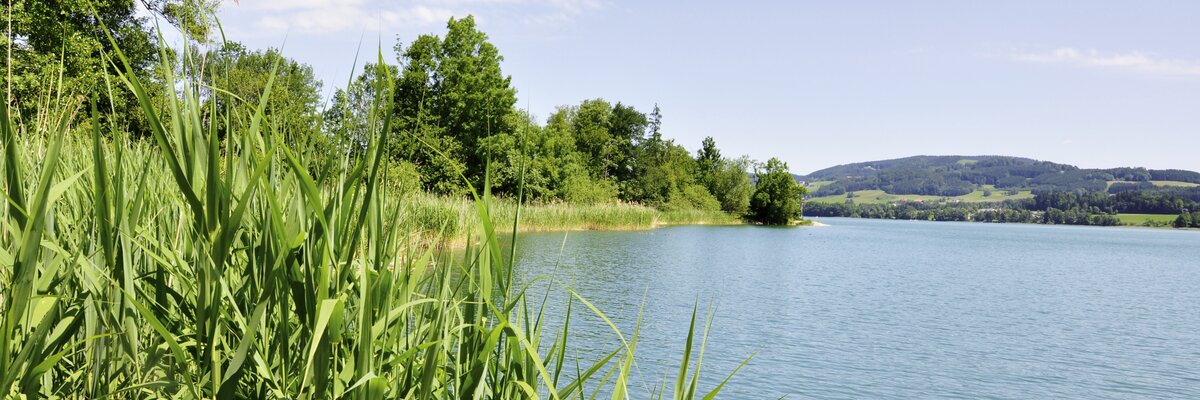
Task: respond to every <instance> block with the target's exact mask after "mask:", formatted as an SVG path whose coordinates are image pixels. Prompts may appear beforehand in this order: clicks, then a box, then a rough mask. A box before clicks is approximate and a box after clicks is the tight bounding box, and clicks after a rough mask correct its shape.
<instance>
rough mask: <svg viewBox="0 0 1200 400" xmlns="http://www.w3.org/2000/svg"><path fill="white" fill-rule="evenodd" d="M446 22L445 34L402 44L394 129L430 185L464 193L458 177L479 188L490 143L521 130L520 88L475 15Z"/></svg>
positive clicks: (403, 150)
mask: <svg viewBox="0 0 1200 400" xmlns="http://www.w3.org/2000/svg"><path fill="white" fill-rule="evenodd" d="M446 27H447V33H446V35H445V37H438V36H433V35H422V36H420V37H418V38H417V40H415V41H414V42H413V43H412V44H410V45H409V46H408V47H402V46H401V45H400V44H397V45H396V51H397V52H398V53H399V54H400V64H401V65H403V66H404V67H403V69H402V70H400V72H399V76H398V77H397V81H398V85H397V87H396V90H395V91H394V102H395V104H396V106H395V108H394V116H395V118H396V119H397V124H396V125H395V126H394V131H393V135H395V136H397V138H398V139H400V140H397V141H398V142H399V143H400V145H399V146H397V150H399V151H400V152H401V154H402V156H404V157H407V159H409V160H411V161H413V163H414V164H416V165H417V166H418V168H420V169H421V172H422V176H424V177H425V179H426V186H427V187H428V188H429V189H431V190H435V191H438V192H442V193H463V191H464V189H465V188H464V187H463V186H461V185H462V183H463V182H462V179H461V178H459V175H465V177H466V178H467V179H468V181H469V182H470V183H471V184H472V185H475V186H480V183H482V181H483V179H484V176H485V172H486V170H487V167H488V158H489V156H491V155H493V154H489V148H488V147H485V146H483V145H484V144H485V141H486V140H487V139H488V138H489V137H491V136H493V135H514V134H515V132H516V127H515V126H514V125H513V121H514V120H513V119H512V118H510V117H509V114H511V113H513V112H514V108H513V106H514V104H515V103H516V91H515V90H514V89H513V88H512V85H511V81H512V78H510V77H508V76H505V75H504V74H503V72H502V71H501V70H500V62H501V61H503V60H504V57H502V56H501V55H500V52H499V50H498V49H497V48H496V47H495V46H494V45H492V44H491V43H490V42H488V40H487V39H488V38H487V35H486V34H484V33H483V32H481V31H479V30H478V29H476V27H475V19H474V17H471V16H468V17H466V18H462V19H453V18H452V19H450V21H449V22H448V23H447V25H446ZM493 144H494V143H493ZM494 147H495V146H491V148H490V150H492V151H495V148H494ZM430 148H435V149H438V151H437V152H431V151H429V149H430Z"/></svg>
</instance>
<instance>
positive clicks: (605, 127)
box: [324, 17, 754, 215]
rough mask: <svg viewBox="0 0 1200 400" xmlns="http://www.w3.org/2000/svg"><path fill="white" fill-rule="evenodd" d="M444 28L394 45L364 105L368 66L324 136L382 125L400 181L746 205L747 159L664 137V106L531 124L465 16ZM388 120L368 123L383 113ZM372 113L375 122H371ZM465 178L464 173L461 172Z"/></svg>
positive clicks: (348, 136)
mask: <svg viewBox="0 0 1200 400" xmlns="http://www.w3.org/2000/svg"><path fill="white" fill-rule="evenodd" d="M447 28H448V30H447V32H446V34H445V35H444V36H435V35H422V36H421V37H419V38H417V39H416V40H415V41H413V42H412V43H410V44H408V45H407V46H405V45H402V44H397V45H396V46H395V51H396V56H397V61H398V62H397V64H399V65H402V66H403V68H399V69H389V70H388V71H387V74H388V75H390V76H387V77H386V79H389V80H393V81H395V82H396V85H395V89H394V90H393V91H391V92H390V93H385V94H384V95H385V96H389V98H387V99H383V100H386V101H384V102H383V103H385V104H390V105H391V107H390V111H387V110H369V109H365V108H364V107H363V105H365V104H373V103H375V102H374V100H376V99H374V98H372V97H373V96H375V95H376V93H380V92H379V91H378V90H376V89H377V86H378V85H379V84H380V83H381V82H380V79H381V78H380V77H379V76H378V74H377V70H378V68H377V66H375V65H366V66H365V67H364V69H363V72H362V74H360V75H359V76H358V77H356V78H355V79H354V80H353V82H352V83H351V84H350V85H349V87H347V88H346V89H341V90H338V91H337V92H336V94H335V95H334V97H333V102H332V106H331V107H330V108H329V109H328V110H326V111H325V112H324V115H325V117H326V118H325V119H326V121H327V122H328V123H329V126H328V128H329V129H328V130H329V132H330V133H331V134H332V135H333V136H335V137H338V138H342V142H343V143H345V144H347V145H348V146H350V147H353V146H354V145H355V144H357V143H362V142H363V138H365V137H366V135H368V134H369V132H373V131H374V130H375V129H389V130H390V132H389V135H388V136H389V143H390V145H391V152H390V154H389V157H390V159H391V160H392V161H393V162H394V163H395V164H396V170H397V171H399V172H398V173H399V174H402V175H403V178H404V179H407V180H410V181H413V182H418V184H419V186H420V187H421V188H422V189H424V190H426V191H430V192H434V193H440V194H449V195H457V194H462V193H464V192H465V190H466V188H467V187H468V185H471V186H473V187H481V186H482V185H483V184H484V182H485V178H486V181H487V182H488V184H490V185H491V189H492V190H493V191H494V192H495V193H498V194H501V195H510V196H512V195H516V194H517V191H518V188H520V187H523V188H524V190H525V191H524V193H525V195H526V196H527V197H528V198H530V199H535V200H548V201H566V202H572V203H603V202H615V201H625V202H632V203H639V204H645V205H649V206H653V207H657V208H662V209H670V210H677V209H701V210H723V211H726V212H729V213H734V214H739V215H740V214H746V213H747V212H749V206H750V199H751V196H752V194H753V191H754V186H753V185H752V183H751V181H750V179H749V176H748V174H747V173H748V171H749V170H751V169H752V168H753V167H754V163H753V162H752V161H751V160H749V159H748V158H746V157H741V158H731V157H725V156H723V155H722V154H721V152H720V150H719V149H718V148H717V147H716V143H715V142H714V141H713V139H712V138H711V137H709V138H706V139H705V140H704V142H703V143H702V144H701V146H700V147H701V148H700V150H699V151H698V152H697V153H696V154H694V155H693V154H692V152H690V151H688V150H687V149H686V148H685V147H684V146H682V145H681V144H679V143H676V142H675V141H674V140H672V139H667V138H665V137H664V135H663V128H662V127H663V114H662V112H661V110H660V109H659V107H658V106H655V107H654V109H653V110H651V111H650V112H648V113H647V112H643V111H641V110H638V109H637V108H635V107H633V106H631V105H627V104H624V103H621V102H617V103H615V104H614V103H610V102H608V101H606V100H603V99H591V100H585V101H583V102H581V103H579V104H577V105H571V106H561V107H559V108H558V109H557V110H556V111H555V112H554V113H552V114H551V115H550V116H549V117H548V118H547V119H546V121H545V123H544V124H541V123H540V122H539V121H537V120H535V119H534V117H533V116H531V115H529V114H528V113H526V112H524V111H522V110H520V109H518V108H517V107H516V90H515V89H513V87H512V86H511V79H510V77H508V76H505V75H504V74H503V73H502V71H501V69H500V62H501V61H502V60H503V57H502V56H501V55H500V53H499V51H498V49H496V47H495V46H493V45H492V44H491V43H489V42H488V41H487V35H486V34H484V33H483V32H481V31H479V30H478V29H477V28H476V25H475V20H474V19H473V18H472V17H466V18H463V19H452V20H450V22H449V23H448V24H447ZM389 112H390V114H391V115H390V117H391V120H392V121H393V123H392V124H391V125H390V126H388V127H381V126H376V125H377V124H378V122H377V121H378V120H380V119H382V118H381V117H384V115H376V114H383V113H389ZM373 121H376V122H373ZM464 178H465V179H464Z"/></svg>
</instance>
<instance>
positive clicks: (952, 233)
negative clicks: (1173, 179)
mask: <svg viewBox="0 0 1200 400" xmlns="http://www.w3.org/2000/svg"><path fill="white" fill-rule="evenodd" d="M820 221H821V222H824V223H826V224H828V225H830V226H827V227H800V228H769V227H758V226H727V227H710V226H680V227H668V228H662V229H655V230H649V231H638V232H571V233H569V234H565V242H564V234H563V233H535V234H523V235H522V236H521V237H520V238H519V239H518V240H519V241H518V243H517V246H518V250H517V252H518V266H517V269H518V273H519V274H520V276H521V279H525V280H528V279H532V278H533V277H536V276H543V275H546V276H553V277H555V278H556V279H557V280H558V281H560V282H562V283H564V284H567V285H573V286H574V287H575V289H576V290H577V291H578V292H580V293H581V295H582V296H584V297H586V298H587V299H588V300H590V301H591V302H593V303H594V304H595V305H596V306H597V307H598V308H600V309H601V310H603V311H605V312H606V313H607V314H608V316H609V317H610V318H612V319H613V321H614V322H616V323H617V325H619V326H620V327H621V329H622V331H624V332H625V333H626V334H627V335H629V334H632V332H633V328H634V326H635V324H636V321H637V316H638V313H639V310H642V311H643V313H644V317H643V318H644V319H643V325H642V328H641V336H640V339H639V344H638V358H637V368H635V371H634V372H633V373H632V375H633V378H634V379H635V381H634V382H633V386H632V387H631V389H632V397H633V398H646V397H648V396H649V391H650V390H651V389H650V388H651V387H653V386H654V385H657V384H661V383H662V382H663V381H664V380H665V381H666V382H668V384H673V381H674V376H675V374H677V372H678V368H679V359H680V356H681V354H682V348H683V343H684V339H685V337H686V334H687V329H688V322H689V320H690V317H691V312H692V307H693V306H694V305H696V304H699V305H700V308H701V310H700V316H699V318H700V319H701V320H703V318H704V314H705V313H706V312H707V310H708V307H709V306H710V305H712V306H715V309H716V311H715V317H714V319H713V325H712V330H711V333H710V337H709V342H708V349H707V352H706V353H705V356H704V369H703V372H702V376H701V383H702V384H703V385H702V387H701V389H702V391H703V392H707V391H708V390H710V389H711V388H713V387H714V386H715V385H716V384H717V383H719V382H720V381H721V379H723V378H724V376H725V375H726V374H728V373H729V372H730V371H732V370H733V368H734V367H736V366H737V365H738V364H739V363H740V362H742V360H744V359H745V358H746V357H748V356H750V355H752V354H756V355H755V356H754V358H753V359H752V360H751V361H750V363H749V364H748V365H747V366H746V367H745V368H743V369H742V370H741V371H740V372H739V373H738V374H737V375H736V376H735V377H734V378H733V380H732V381H731V382H730V384H729V385H728V386H727V387H726V388H725V390H724V391H722V393H721V394H722V395H721V396H720V397H722V398H753V399H760V398H771V399H775V398H779V397H781V396H787V398H930V397H938V398H950V397H957V398H1012V399H1026V398H1050V397H1053V398H1063V397H1070V398H1145V397H1153V398H1200V232H1194V231H1192V232H1189V231H1172V230H1152V229H1135V228H1094V227H1069V226H1044V225H1025V224H983V223H953V222H919V221H885V220H866V219H840V218H824V219H820ZM563 296H564V295H563V292H562V291H557V292H553V293H552V294H551V299H552V300H551V301H550V303H549V304H550V305H551V306H550V308H548V310H547V313H548V314H549V315H550V316H551V318H550V319H551V320H553V321H555V325H554V326H558V323H557V321H561V319H562V315H563V312H564V310H563V308H562V305H563V304H565V301H562V298H563ZM530 297H531V298H537V299H540V298H541V294H540V293H539V294H537V295H533V296H530ZM555 299H558V300H555ZM573 312H574V316H573V318H572V321H571V323H572V328H573V329H572V333H573V334H574V336H572V337H571V340H572V341H573V343H570V344H571V346H573V347H574V348H576V349H578V350H579V357H580V358H581V360H583V361H581V362H586V361H587V360H594V359H596V357H597V355H598V354H606V353H607V352H610V351H612V350H613V349H615V348H616V346H617V344H618V343H619V342H618V341H617V340H616V339H615V336H614V335H613V333H612V331H611V330H610V329H609V328H608V327H607V325H605V324H604V323H603V322H601V321H600V320H599V319H597V318H595V317H594V316H593V315H591V314H589V313H588V312H587V310H586V308H584V307H576V308H575V309H574V311H573ZM702 323H703V321H701V324H702ZM545 336H546V337H545V339H544V340H545V342H546V343H550V342H551V341H552V340H553V336H554V332H550V333H548V334H547V335H545ZM698 345H699V344H698V343H697V346H698ZM586 367H587V365H586V364H584V365H583V368H586ZM589 390H590V389H589ZM669 393H670V391H669V390H668V397H669Z"/></svg>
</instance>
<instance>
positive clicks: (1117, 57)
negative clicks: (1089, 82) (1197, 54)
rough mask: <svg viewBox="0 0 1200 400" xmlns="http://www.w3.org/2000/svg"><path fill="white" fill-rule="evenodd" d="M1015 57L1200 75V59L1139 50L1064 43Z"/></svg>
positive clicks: (1159, 73)
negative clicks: (1115, 50)
mask: <svg viewBox="0 0 1200 400" xmlns="http://www.w3.org/2000/svg"><path fill="white" fill-rule="evenodd" d="M1012 58H1013V59H1015V60H1018V61H1024V62H1033V63H1046V64H1068V65H1074V66H1078V67H1086V68H1104V69H1110V70H1116V71H1126V72H1132V73H1138V74H1143V75H1152V76H1163V77H1176V78H1180V77H1182V78H1200V62H1197V61H1188V60H1178V59H1171V58H1164V57H1158V56H1155V55H1153V54H1149V53H1144V52H1140V51H1134V52H1129V53H1104V52H1100V51H1097V50H1092V49H1088V50H1081V49H1076V48H1072V47H1061V48H1057V49H1054V50H1053V51H1044V52H1018V53H1014V54H1012Z"/></svg>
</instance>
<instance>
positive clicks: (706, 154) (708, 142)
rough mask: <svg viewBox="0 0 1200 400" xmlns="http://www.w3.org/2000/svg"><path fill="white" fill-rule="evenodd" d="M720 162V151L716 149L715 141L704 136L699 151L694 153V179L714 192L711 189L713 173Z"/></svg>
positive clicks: (710, 137)
mask: <svg viewBox="0 0 1200 400" xmlns="http://www.w3.org/2000/svg"><path fill="white" fill-rule="evenodd" d="M720 163H721V151H720V150H717V142H716V141H714V140H713V138H712V136H708V137H705V138H704V142H703V143H702V144H701V147H700V151H699V152H697V153H696V181H698V182H700V184H701V185H704V186H705V187H707V188H708V190H709V191H710V192H713V193H716V191H714V190H713V184H714V182H713V175H715V174H716V173H717V168H718V167H719V166H720Z"/></svg>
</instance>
